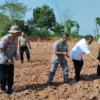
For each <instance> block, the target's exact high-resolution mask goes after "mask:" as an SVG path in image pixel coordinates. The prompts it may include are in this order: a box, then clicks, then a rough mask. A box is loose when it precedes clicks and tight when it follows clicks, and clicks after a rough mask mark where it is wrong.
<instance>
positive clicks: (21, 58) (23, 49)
mask: <svg viewBox="0 0 100 100" xmlns="http://www.w3.org/2000/svg"><path fill="white" fill-rule="evenodd" d="M24 52H25V53H26V56H27V60H30V53H29V50H28V47H27V46H25V47H20V60H21V61H23V60H24V58H23V54H24Z"/></svg>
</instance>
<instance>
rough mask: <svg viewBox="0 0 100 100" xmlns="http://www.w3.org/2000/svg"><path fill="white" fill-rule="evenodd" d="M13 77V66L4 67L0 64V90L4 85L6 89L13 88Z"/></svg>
mask: <svg viewBox="0 0 100 100" xmlns="http://www.w3.org/2000/svg"><path fill="white" fill-rule="evenodd" d="M13 77H14V65H13V64H11V65H4V64H0V85H1V89H4V88H5V86H6V84H7V85H8V89H9V88H12V86H13Z"/></svg>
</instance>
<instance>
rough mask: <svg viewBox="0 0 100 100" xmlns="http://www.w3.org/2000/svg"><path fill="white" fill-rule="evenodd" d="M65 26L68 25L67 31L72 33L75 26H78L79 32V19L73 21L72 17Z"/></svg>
mask: <svg viewBox="0 0 100 100" xmlns="http://www.w3.org/2000/svg"><path fill="white" fill-rule="evenodd" d="M65 27H66V32H67V33H68V34H69V35H71V29H72V28H73V27H76V30H77V34H78V32H79V28H80V26H79V24H78V23H77V21H72V20H71V19H68V20H67V21H66V23H65Z"/></svg>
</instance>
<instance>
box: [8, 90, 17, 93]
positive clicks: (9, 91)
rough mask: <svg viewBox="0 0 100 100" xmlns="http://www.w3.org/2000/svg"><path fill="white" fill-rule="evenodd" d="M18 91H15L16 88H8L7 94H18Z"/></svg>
mask: <svg viewBox="0 0 100 100" xmlns="http://www.w3.org/2000/svg"><path fill="white" fill-rule="evenodd" d="M16 93H17V92H15V91H14V90H8V91H7V94H16Z"/></svg>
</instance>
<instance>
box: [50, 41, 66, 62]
mask: <svg viewBox="0 0 100 100" xmlns="http://www.w3.org/2000/svg"><path fill="white" fill-rule="evenodd" d="M55 51H59V52H67V51H68V44H67V43H62V42H61V40H58V41H56V42H55V43H54V44H53V54H52V57H51V63H61V62H62V61H63V62H64V61H66V59H65V57H64V55H63V54H62V55H61V54H55Z"/></svg>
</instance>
